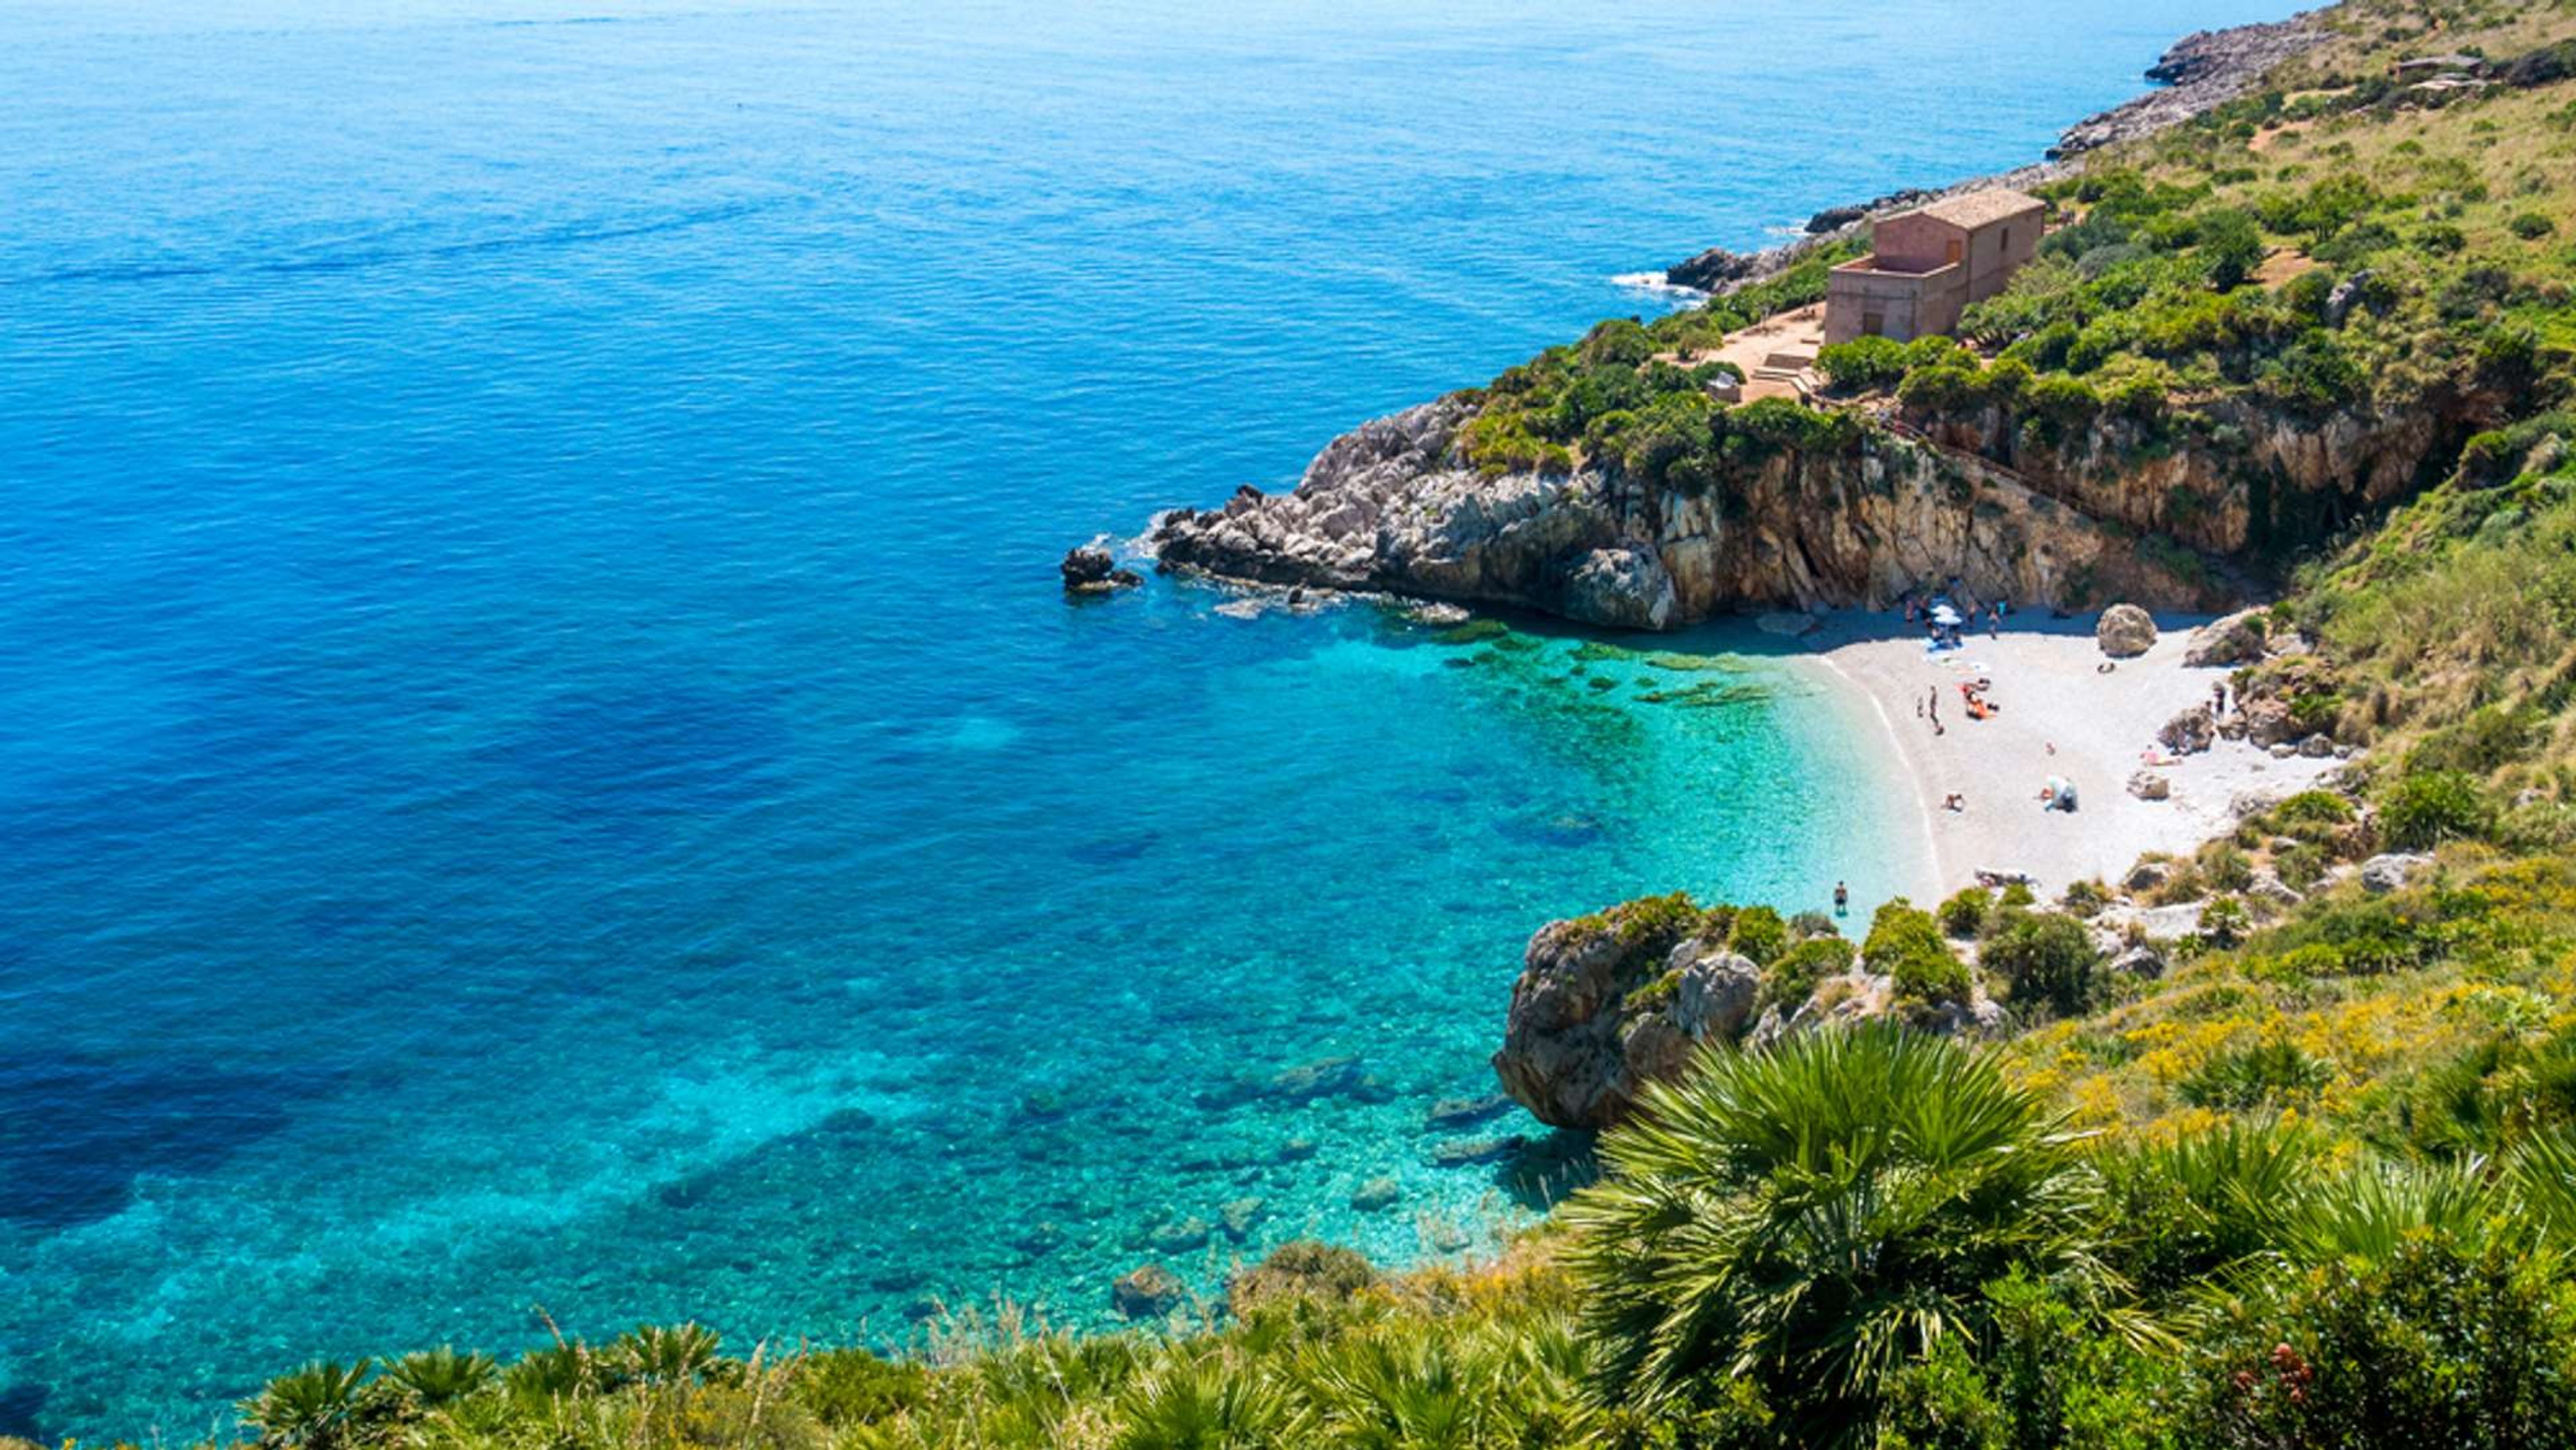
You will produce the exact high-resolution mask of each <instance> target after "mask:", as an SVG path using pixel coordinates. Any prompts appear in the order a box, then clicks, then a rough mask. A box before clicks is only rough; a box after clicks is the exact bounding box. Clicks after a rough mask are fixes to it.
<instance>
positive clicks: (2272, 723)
mask: <svg viewBox="0 0 2576 1450" xmlns="http://www.w3.org/2000/svg"><path fill="white" fill-rule="evenodd" d="M2237 714H2238V717H2239V718H2240V719H2241V720H2242V721H2243V723H2244V726H2245V738H2246V739H2247V740H2249V741H2251V742H2253V743H2254V744H2256V745H2260V746H2262V747H2264V748H2265V749H2270V748H2271V747H2272V746H2275V745H2286V744H2289V743H2290V742H2291V741H2293V740H2296V739H2298V738H2299V737H2300V736H2302V735H2305V734H2306V733H2308V732H2306V731H2304V730H2301V729H2300V728H2299V722H2298V721H2297V720H2295V719H2293V718H2291V715H2290V707H2289V705H2288V704H2287V703H2285V702H2283V701H2281V700H2276V699H2272V698H2270V697H2268V696H2267V697H2263V698H2258V699H2252V700H2247V701H2245V702H2243V703H2242V704H2241V705H2240V706H2239V707H2238V710H2237ZM2294 753H2295V752H2294Z"/></svg>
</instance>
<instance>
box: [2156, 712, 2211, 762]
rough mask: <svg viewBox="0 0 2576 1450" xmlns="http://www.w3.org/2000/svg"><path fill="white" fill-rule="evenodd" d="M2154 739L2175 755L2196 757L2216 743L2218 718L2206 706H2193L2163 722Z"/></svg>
mask: <svg viewBox="0 0 2576 1450" xmlns="http://www.w3.org/2000/svg"><path fill="white" fill-rule="evenodd" d="M2156 739H2158V740H2160V741H2162V742H2163V743H2164V747H2165V748H2166V749H2167V750H2170V751H2173V752H2174V753H2175V754H2177V755H2198V754H2199V753H2200V752H2202V751H2204V750H2207V749H2208V748H2209V747H2210V746H2212V745H2214V744H2216V743H2217V741H2218V717H2217V716H2215V715H2212V714H2210V713H2209V707H2208V706H2207V705H2194V706H2192V707H2191V708H2190V709H2188V710H2185V711H2183V712H2182V713H2181V714H2179V715H2176V716H2175V717H2173V718H2172V719H2170V720H2167V721H2166V722H2165V727H2164V728H2163V729H2162V730H2159V731H2157V732H2156Z"/></svg>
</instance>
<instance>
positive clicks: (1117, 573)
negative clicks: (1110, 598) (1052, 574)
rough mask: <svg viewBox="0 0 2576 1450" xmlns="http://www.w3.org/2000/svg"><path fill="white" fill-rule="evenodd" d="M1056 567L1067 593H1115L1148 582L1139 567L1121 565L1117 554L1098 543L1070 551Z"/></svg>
mask: <svg viewBox="0 0 2576 1450" xmlns="http://www.w3.org/2000/svg"><path fill="white" fill-rule="evenodd" d="M1056 570H1057V572H1058V573H1060V574H1062V575H1063V576H1064V592H1065V593H1067V594H1111V593H1115V592H1116V591H1118V590H1121V589H1133V588H1135V587H1136V586H1137V585H1139V584H1142V583H1144V582H1145V580H1144V578H1143V577H1142V576H1140V575H1139V574H1137V573H1136V571H1135V570H1133V569H1121V568H1119V567H1118V560H1117V557H1116V556H1115V555H1112V554H1111V553H1110V552H1109V551H1108V550H1107V549H1104V548H1102V547H1101V546H1099V545H1098V544H1084V545H1082V546H1081V547H1079V548H1075V549H1069V550H1067V551H1066V552H1065V556H1064V562H1063V563H1061V564H1058V565H1057V566H1056Z"/></svg>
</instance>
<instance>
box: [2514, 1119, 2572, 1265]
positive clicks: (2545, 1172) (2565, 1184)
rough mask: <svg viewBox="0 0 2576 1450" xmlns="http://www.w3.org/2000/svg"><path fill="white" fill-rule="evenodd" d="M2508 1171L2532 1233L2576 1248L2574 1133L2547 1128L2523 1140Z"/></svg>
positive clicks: (2558, 1243)
mask: <svg viewBox="0 0 2576 1450" xmlns="http://www.w3.org/2000/svg"><path fill="white" fill-rule="evenodd" d="M2510 1171H2511V1173H2512V1176H2513V1186H2514V1189H2515V1191H2516V1192H2517V1193H2518V1194H2519V1195H2520V1196H2521V1200H2522V1210H2523V1218H2524V1220H2525V1221H2526V1222H2527V1223H2529V1224H2530V1225H2531V1227H2532V1229H2533V1231H2534V1232H2535V1233H2538V1234H2540V1235H2541V1236H2543V1237H2545V1238H2547V1239H2549V1240H2551V1241H2552V1242H2554V1243H2556V1244H2557V1245H2558V1246H2559V1247H2560V1248H2562V1249H2576V1132H2571V1131H2570V1130H2568V1129H2566V1128H2550V1129H2546V1130H2544V1131H2541V1132H2537V1133H2534V1134H2532V1135H2531V1136H2530V1137H2528V1138H2525V1139H2523V1140H2522V1142H2521V1143H2519V1144H2517V1145H2516V1146H2515V1148H2514V1154H2513V1159H2512V1163H2511V1169H2510Z"/></svg>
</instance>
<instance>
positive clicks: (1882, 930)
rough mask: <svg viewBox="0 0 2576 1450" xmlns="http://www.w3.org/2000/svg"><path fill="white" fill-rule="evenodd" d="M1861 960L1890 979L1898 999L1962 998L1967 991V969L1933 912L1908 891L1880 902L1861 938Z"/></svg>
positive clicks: (1931, 1001)
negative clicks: (1922, 907) (1906, 894)
mask: <svg viewBox="0 0 2576 1450" xmlns="http://www.w3.org/2000/svg"><path fill="white" fill-rule="evenodd" d="M1860 959H1861V965H1862V966H1865V967H1867V968H1868V969H1869V970H1871V971H1872V972H1876V973H1878V974H1879V975H1881V976H1884V977H1886V978H1888V979H1889V980H1890V982H1891V983H1892V985H1893V986H1894V988H1895V991H1896V995H1897V997H1898V998H1899V999H1900V1000H1904V1001H1911V1002H1927V1003H1938V1002H1959V1001H1965V1000H1966V999H1967V996H1968V969H1967V967H1966V966H1965V965H1963V964H1962V963H1961V962H1960V961H1959V959H1958V958H1957V957H1955V956H1953V955H1951V953H1950V948H1949V946H1948V944H1947V943H1945V942H1943V941H1942V940H1941V929H1940V927H1939V926H1937V925H1935V924H1934V922H1933V920H1932V914H1931V913H1930V912H1927V911H1922V910H1919V909H1917V908H1916V907H1915V906H1914V905H1913V904H1912V903H1910V902H1908V901H1907V900H1906V899H1905V898H1904V897H1901V896H1900V897H1898V898H1896V899H1895V900H1893V901H1890V902H1888V903H1887V904H1886V905H1884V906H1882V907H1880V908H1879V909H1878V912H1877V914H1876V915H1875V916H1873V917H1872V918H1871V920H1870V924H1869V936H1868V937H1867V938H1866V939H1865V940H1864V941H1863V942H1862V943H1861V949H1860Z"/></svg>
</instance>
